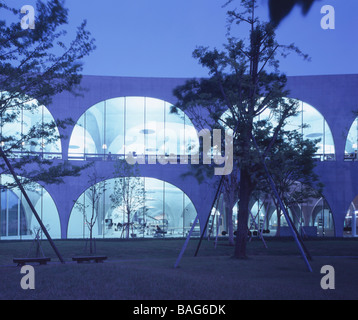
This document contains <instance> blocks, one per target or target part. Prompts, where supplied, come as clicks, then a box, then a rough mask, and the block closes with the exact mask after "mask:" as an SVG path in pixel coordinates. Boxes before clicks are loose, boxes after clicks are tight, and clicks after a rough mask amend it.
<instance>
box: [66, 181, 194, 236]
mask: <svg viewBox="0 0 358 320" xmlns="http://www.w3.org/2000/svg"><path fill="white" fill-rule="evenodd" d="M116 184H117V185H116ZM124 184H127V186H128V185H129V186H130V187H129V189H131V193H130V194H128V195H125V196H123V193H120V194H119V195H118V193H116V192H115V190H116V188H118V186H120V187H121V186H122V185H124ZM92 187H93V186H92ZM95 188H97V191H96V192H97V193H96V194H97V196H98V201H96V202H95V203H94V202H93V200H94V198H93V188H92V189H91V187H90V188H88V189H87V190H86V191H85V192H84V193H83V194H82V195H81V196H80V197H79V198H78V199H77V201H76V204H75V205H74V207H73V209H72V211H71V217H70V220H69V225H68V234H67V237H68V238H88V237H89V236H90V229H89V221H90V218H91V216H92V214H95V215H96V217H97V219H96V221H95V224H94V227H93V237H95V238H155V237H185V236H186V235H187V234H188V232H189V230H190V229H191V226H192V224H193V222H194V220H195V218H196V215H197V212H196V209H195V207H194V205H193V203H192V202H191V200H190V199H189V197H188V196H187V195H186V194H185V193H184V192H183V191H182V190H180V189H179V188H177V187H175V186H174V185H172V184H170V183H168V182H165V181H162V180H158V179H154V178H147V177H121V178H113V179H109V180H105V181H102V182H99V183H97V184H96V185H95ZM133 202H135V204H133V205H131V203H133ZM93 204H94V205H93ZM93 209H95V211H93ZM158 230H161V231H162V232H158ZM195 231H196V232H194V234H193V236H199V235H200V228H199V225H198V226H197V229H196V230H195Z"/></svg>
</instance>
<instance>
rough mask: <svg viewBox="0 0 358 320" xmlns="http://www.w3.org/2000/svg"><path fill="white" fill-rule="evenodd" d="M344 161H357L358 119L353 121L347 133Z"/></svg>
mask: <svg viewBox="0 0 358 320" xmlns="http://www.w3.org/2000/svg"><path fill="white" fill-rule="evenodd" d="M344 160H346V161H358V117H357V118H356V119H355V120H354V121H353V123H352V125H351V127H350V129H349V131H348V135H347V140H346V146H345V150H344Z"/></svg>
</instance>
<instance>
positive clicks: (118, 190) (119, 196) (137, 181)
mask: <svg viewBox="0 0 358 320" xmlns="http://www.w3.org/2000/svg"><path fill="white" fill-rule="evenodd" d="M114 174H115V176H117V178H116V180H115V182H114V188H113V193H112V194H111V195H110V199H111V201H112V206H113V208H117V209H120V211H121V212H122V214H123V216H125V217H126V222H124V223H123V225H124V227H125V230H126V238H127V239H129V233H130V226H131V225H132V224H133V223H132V217H133V216H134V214H135V213H136V212H138V211H139V210H141V209H143V207H144V204H145V202H144V197H145V188H144V183H143V179H142V178H141V177H140V176H139V169H138V166H137V165H131V164H128V163H127V162H126V161H123V160H117V161H116V163H115V172H114Z"/></svg>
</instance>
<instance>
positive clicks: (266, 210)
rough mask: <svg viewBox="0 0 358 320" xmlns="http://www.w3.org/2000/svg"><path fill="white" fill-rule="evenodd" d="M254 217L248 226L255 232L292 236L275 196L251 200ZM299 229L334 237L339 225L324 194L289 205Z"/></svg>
mask: <svg viewBox="0 0 358 320" xmlns="http://www.w3.org/2000/svg"><path fill="white" fill-rule="evenodd" d="M357 198H358V197H357ZM250 210H251V212H250V218H249V223H248V229H249V230H250V231H251V232H255V231H258V230H263V232H264V233H265V234H267V235H270V236H275V235H278V236H290V235H291V231H290V230H289V229H288V224H287V222H286V220H285V218H284V215H283V214H282V213H281V216H280V217H278V214H277V209H276V206H275V204H274V202H273V200H272V197H271V195H269V194H262V195H261V196H260V197H259V198H252V200H251V201H250ZM287 210H288V214H289V216H290V217H291V219H292V221H293V223H294V225H295V227H296V229H297V230H298V231H301V233H302V235H307V236H312V237H316V236H318V237H324V236H334V234H335V227H334V225H335V224H334V219H333V214H332V211H331V209H330V207H329V204H328V202H327V201H326V199H325V198H324V197H321V196H319V197H310V198H308V199H306V200H305V201H303V202H302V201H300V202H292V203H290V204H289V205H288V207H287ZM237 212H238V204H236V205H235V206H234V209H233V221H234V225H235V226H237Z"/></svg>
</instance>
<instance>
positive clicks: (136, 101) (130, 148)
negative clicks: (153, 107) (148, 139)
mask: <svg viewBox="0 0 358 320" xmlns="http://www.w3.org/2000/svg"><path fill="white" fill-rule="evenodd" d="M144 133H145V124H144V98H143V97H128V98H126V137H125V139H126V141H125V152H126V154H128V153H134V154H135V155H136V154H137V155H143V154H145V141H144Z"/></svg>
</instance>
